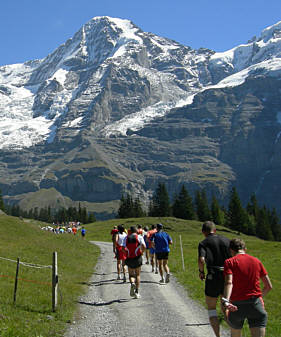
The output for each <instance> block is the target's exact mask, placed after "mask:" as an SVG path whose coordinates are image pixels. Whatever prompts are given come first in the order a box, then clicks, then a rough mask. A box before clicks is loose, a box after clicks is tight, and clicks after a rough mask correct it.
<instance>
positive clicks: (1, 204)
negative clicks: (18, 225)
mask: <svg viewBox="0 0 281 337" xmlns="http://www.w3.org/2000/svg"><path fill="white" fill-rule="evenodd" d="M0 210H1V211H3V212H5V204H4V201H3V197H2V191H1V190H0Z"/></svg>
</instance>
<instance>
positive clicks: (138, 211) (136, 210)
mask: <svg viewBox="0 0 281 337" xmlns="http://www.w3.org/2000/svg"><path fill="white" fill-rule="evenodd" d="M144 216H145V212H144V210H143V208H142V205H141V202H140V199H139V198H136V199H135V200H134V201H133V217H134V218H142V217H144Z"/></svg>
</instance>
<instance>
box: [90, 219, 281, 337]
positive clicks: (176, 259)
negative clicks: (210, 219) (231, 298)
mask: <svg viewBox="0 0 281 337" xmlns="http://www.w3.org/2000/svg"><path fill="white" fill-rule="evenodd" d="M158 222H161V223H162V224H163V225H164V229H165V230H166V231H167V232H168V233H169V234H170V235H171V237H172V239H173V245H172V246H171V253H170V255H169V266H170V270H171V272H172V273H173V275H174V276H176V278H177V280H178V281H179V282H180V283H181V284H182V285H183V286H184V287H185V288H186V289H187V290H188V292H189V294H190V296H191V297H192V298H194V299H195V300H197V301H198V302H199V303H201V304H202V305H205V298H204V282H202V281H201V280H200V279H199V277H198V266H197V246H198V242H199V241H201V240H203V239H204V237H203V235H202V233H201V224H202V223H200V222H198V221H186V220H181V219H175V218H143V219H116V220H111V221H105V222H96V223H94V224H90V225H88V226H87V239H90V240H97V241H99V240H101V241H110V240H111V236H110V234H109V233H110V231H111V229H112V227H113V226H114V225H118V224H124V225H125V227H126V228H129V227H130V226H131V225H137V224H142V226H143V227H144V226H148V227H149V228H150V226H151V224H157V223H158ZM217 233H218V234H220V235H224V236H226V237H229V238H230V239H232V238H235V237H238V235H237V233H236V232H234V231H231V230H229V229H227V228H224V227H220V226H218V227H217ZM239 237H240V238H242V239H243V240H244V241H245V242H246V245H247V252H248V253H249V254H250V255H253V256H256V257H257V258H259V259H260V260H261V261H262V263H263V264H264V266H265V268H266V269H267V271H268V274H269V276H270V279H271V281H272V284H273V290H272V291H271V292H269V294H268V295H267V296H266V297H265V299H264V302H265V307H266V310H267V312H268V325H267V333H266V336H268V337H280V336H281V324H280V312H281V304H280V303H281V292H280V288H281V272H280V270H281V254H280V252H281V242H271V241H264V240H260V239H258V238H256V237H253V236H247V235H243V234H241V235H239ZM180 238H181V242H182V248H183V257H184V268H185V270H183V262H182V257H181V247H180ZM218 312H220V308H219V306H218ZM221 319H222V315H221ZM225 326H226V324H225ZM243 336H244V337H248V336H250V333H249V329H248V327H247V324H245V327H244V331H243Z"/></svg>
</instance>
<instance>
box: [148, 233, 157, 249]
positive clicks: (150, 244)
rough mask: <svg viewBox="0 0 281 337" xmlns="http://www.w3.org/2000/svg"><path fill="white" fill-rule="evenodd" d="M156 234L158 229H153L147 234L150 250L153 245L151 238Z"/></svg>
mask: <svg viewBox="0 0 281 337" xmlns="http://www.w3.org/2000/svg"><path fill="white" fill-rule="evenodd" d="M156 232H157V229H156V228H154V229H151V230H150V231H148V232H147V234H146V238H147V240H148V248H151V247H152V243H151V241H150V238H151V237H152V235H153V234H154V233H156Z"/></svg>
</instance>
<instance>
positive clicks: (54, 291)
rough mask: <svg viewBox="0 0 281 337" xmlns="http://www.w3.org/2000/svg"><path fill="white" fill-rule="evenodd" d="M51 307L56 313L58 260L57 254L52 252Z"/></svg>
mask: <svg viewBox="0 0 281 337" xmlns="http://www.w3.org/2000/svg"><path fill="white" fill-rule="evenodd" d="M52 274H53V275H52V307H53V311H56V308H57V304H58V258H57V252H53V273H52Z"/></svg>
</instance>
